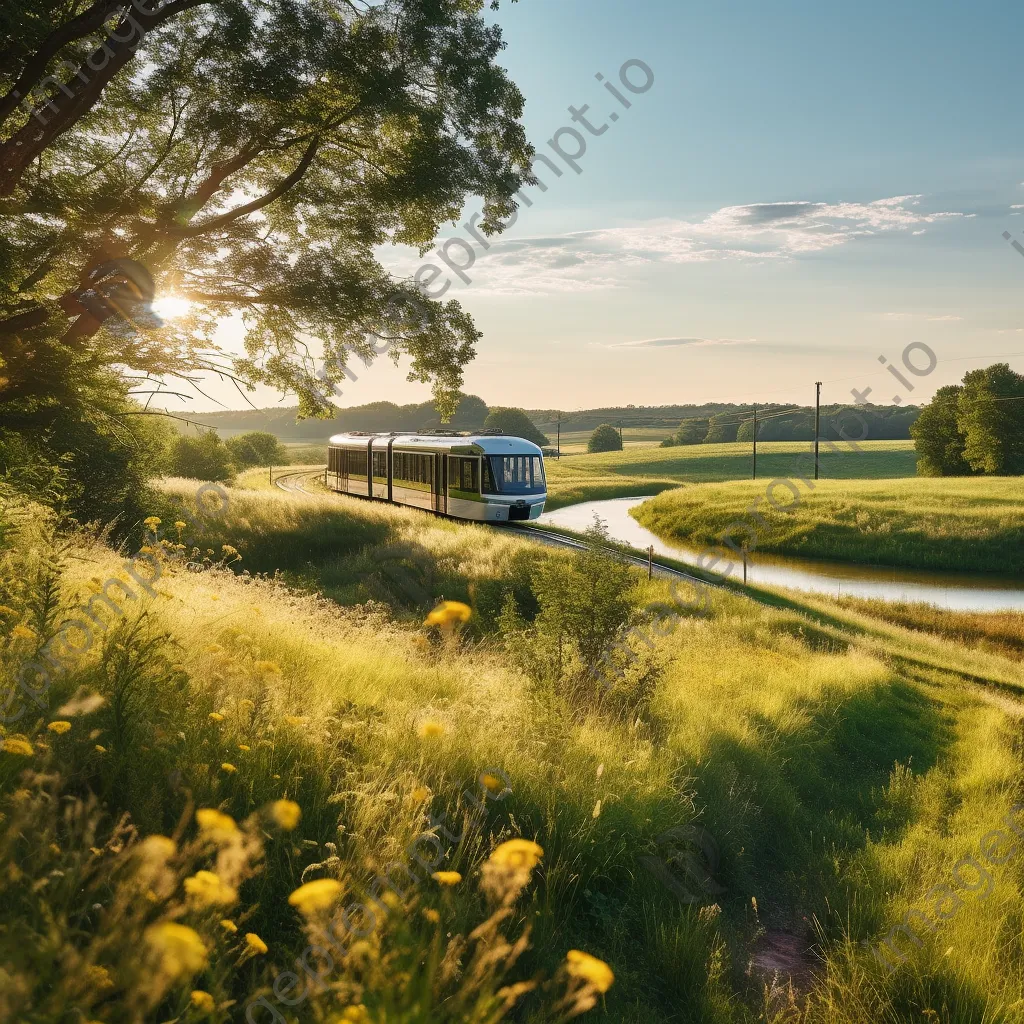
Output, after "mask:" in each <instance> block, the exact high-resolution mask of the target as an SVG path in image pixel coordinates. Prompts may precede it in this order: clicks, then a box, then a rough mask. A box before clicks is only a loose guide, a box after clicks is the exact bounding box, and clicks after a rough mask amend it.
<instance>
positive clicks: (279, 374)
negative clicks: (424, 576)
mask: <svg viewBox="0 0 1024 1024" xmlns="http://www.w3.org/2000/svg"><path fill="white" fill-rule="evenodd" d="M482 6H483V0H168V2H163V3H161V2H160V0H133V2H128V0H94V2H91V3H90V2H88V0H66V2H63V0H62V2H61V3H57V2H55V0H30V2H29V3H27V4H24V5H22V6H21V8H20V9H19V10H18V11H16V12H14V13H9V12H8V11H7V9H6V8H5V13H4V16H3V20H2V21H0V31H2V32H3V36H2V37H0V53H2V54H3V56H4V60H3V61H2V62H0V91H2V90H3V89H4V88H6V89H7V95H6V96H4V97H0V416H6V415H8V414H16V415H18V416H20V417H22V418H23V419H24V420H26V421H28V422H32V423H43V424H45V422H46V420H47V417H50V418H51V419H52V417H53V413H54V408H55V406H57V405H59V403H60V401H61V398H60V395H61V393H62V392H63V391H67V390H69V381H74V380H75V379H76V378H77V377H78V376H82V377H83V378H88V377H89V376H90V375H92V377H93V378H95V377H96V375H97V374H100V373H101V372H107V371H109V370H114V371H116V372H118V373H120V374H121V375H122V376H123V377H125V378H127V379H129V380H132V381H134V382H135V384H136V391H137V392H142V391H145V390H146V389H147V388H148V387H149V386H150V385H149V384H147V383H146V382H147V381H152V380H154V379H160V380H161V381H162V380H165V379H166V378H167V376H168V375H177V376H179V377H183V378H186V379H189V380H192V379H194V374H195V373H196V371H203V370H222V371H223V372H225V373H226V374H229V375H231V376H232V377H234V378H236V379H237V380H238V381H239V383H241V384H242V385H243V386H244V385H251V384H253V383H264V384H269V385H272V386H276V387H279V388H281V389H282V390H285V391H290V392H292V393H294V394H295V395H296V396H297V397H298V400H299V406H300V413H301V414H302V415H315V414H319V413H324V412H326V411H327V410H328V402H329V397H330V392H331V391H332V389H333V387H334V385H335V384H337V383H338V382H339V381H340V380H341V379H343V377H344V364H345V362H346V361H352V356H353V355H355V356H356V357H359V358H361V359H364V360H367V361H368V360H370V359H372V358H373V357H374V356H375V355H377V354H379V353H380V352H381V350H382V349H383V348H385V347H387V348H388V349H389V355H390V356H391V357H392V358H394V359H395V360H396V361H397V360H398V358H399V357H400V356H401V355H405V356H407V357H409V359H410V367H411V370H410V377H411V379H416V380H421V381H426V382H429V383H430V384H431V385H432V387H433V391H434V395H435V399H436V401H437V403H438V406H439V408H440V409H441V410H442V411H443V412H444V413H445V414H449V415H450V414H451V412H452V411H453V409H454V406H455V403H456V401H457V396H458V389H459V386H460V384H461V382H462V369H463V367H464V365H465V364H466V363H467V362H468V361H469V359H471V358H472V355H473V352H474V343H475V341H476V339H477V337H478V332H477V331H476V329H475V327H474V325H473V322H472V320H471V318H470V317H469V316H468V315H467V314H466V313H465V311H464V310H463V309H462V308H461V307H460V305H459V304H458V303H457V302H455V301H448V302H444V303H442V302H435V301H429V300H426V299H424V297H423V295H422V294H421V291H420V289H419V288H416V287H414V286H413V284H412V282H410V281H396V280H394V279H393V278H392V276H391V275H390V274H388V273H387V272H386V271H385V269H384V268H383V267H382V266H381V264H380V263H379V261H378V259H377V257H376V254H375V252H376V250H377V248H378V247H380V246H384V245H388V244H391V243H404V244H406V245H411V246H415V247H417V248H419V249H420V250H421V251H425V250H426V249H427V248H429V246H430V244H431V242H432V240H433V239H434V238H435V236H436V234H437V232H438V230H439V227H440V225H441V224H442V223H443V222H445V221H450V220H453V219H455V218H457V217H458V216H459V214H460V212H461V210H462V208H463V205H464V203H465V201H466V199H467V197H470V196H480V197H482V217H481V219H480V221H479V227H480V229H481V230H483V231H485V232H494V231H496V230H498V229H499V227H500V225H501V223H502V221H503V219H504V218H507V217H508V216H509V215H510V214H511V213H512V212H513V210H514V209H515V203H514V200H513V196H514V195H515V193H516V192H517V191H518V190H519V189H520V188H521V187H522V185H523V184H524V182H527V181H529V180H530V171H529V167H530V158H531V150H530V147H529V146H528V144H527V142H526V139H525V135H524V132H523V128H522V126H521V124H520V120H519V119H520V117H521V114H522V107H523V101H522V97H521V95H520V93H519V91H518V90H517V89H516V87H515V86H514V85H513V84H512V83H511V82H510V81H509V79H508V78H507V76H506V75H505V73H504V71H503V70H502V69H501V68H500V67H498V66H497V64H496V63H495V60H496V58H497V56H498V54H499V52H500V50H501V49H502V46H503V44H502V41H501V36H500V33H499V31H498V29H497V28H496V27H493V26H489V25H487V24H486V23H485V22H484V20H483V18H482V16H481V9H482ZM25 97H29V101H28V103H24V102H23V100H24V98H25ZM48 101H49V102H48ZM33 108H35V109H34V110H33ZM118 260H131V261H136V262H137V263H138V264H142V265H143V266H144V267H145V268H147V269H148V272H149V273H150V274H151V275H152V277H153V279H154V280H155V282H156V288H157V291H158V292H163V293H167V292H173V293H175V294H177V295H180V296H182V297H183V298H186V299H189V300H191V302H192V303H193V306H192V308H191V311H190V312H189V313H188V315H187V316H185V317H183V318H182V319H180V320H179V321H176V322H174V323H173V324H172V325H171V326H163V327H159V328H157V327H154V326H153V322H152V319H151V318H147V313H146V307H145V303H144V302H140V301H137V299H138V297H139V295H140V294H141V297H142V299H145V298H146V297H147V295H148V288H147V285H146V282H145V281H140V275H139V273H138V272H135V276H134V278H133V280H131V281H130V282H128V283H125V284H120V285H117V284H114V285H113V286H112V285H111V284H110V282H111V281H116V280H117V279H118V278H120V277H124V275H125V273H128V274H129V276H131V274H132V273H133V271H134V268H133V267H132V266H131V265H126V264H123V263H117V262H112V261H118ZM126 266H127V267H128V269H127V271H125V269H124V268H125V267H126ZM97 268H99V270H97ZM104 275H106V276H107V278H108V281H107V283H106V284H103V283H102V280H101V279H102V278H103V277H104ZM143 276H144V275H143ZM97 292H98V293H99V298H97V294H96V293H97ZM133 293H134V294H133ZM104 295H109V296H112V297H111V299H110V301H107V302H104V301H103V298H102V297H103V296H104ZM112 308H113V309H116V310H118V311H119V312H118V313H117V315H114V316H113V317H111V318H110V319H106V320H105V316H106V314H107V313H109V312H110V311H111V309H112ZM232 316H233V317H235V318H236V322H238V323H240V324H241V326H242V328H243V331H244V344H245V350H246V354H245V356H244V357H243V358H240V359H237V360H232V359H229V358H227V356H226V355H225V354H224V353H222V352H220V351H219V350H218V348H217V347H216V345H215V344H214V333H215V331H216V330H217V327H218V325H219V324H221V323H223V322H224V321H225V319H227V318H229V317H232ZM314 356H323V357H326V366H325V368H324V369H322V370H320V372H321V379H319V380H318V379H317V371H318V369H319V368H318V366H317V364H316V363H315V362H314ZM154 386H155V385H154ZM161 386H162V385H161ZM70 390H72V391H74V387H70Z"/></svg>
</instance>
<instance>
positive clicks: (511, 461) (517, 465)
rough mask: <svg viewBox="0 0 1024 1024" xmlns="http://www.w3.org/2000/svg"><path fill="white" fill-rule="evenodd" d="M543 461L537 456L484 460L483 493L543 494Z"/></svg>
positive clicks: (499, 456) (491, 456)
mask: <svg viewBox="0 0 1024 1024" xmlns="http://www.w3.org/2000/svg"><path fill="white" fill-rule="evenodd" d="M546 486H547V485H546V484H545V481H544V460H543V459H542V458H541V457H540V456H539V455H490V456H488V457H487V458H485V459H484V492H485V493H489V494H543V493H544V491H545V489H546Z"/></svg>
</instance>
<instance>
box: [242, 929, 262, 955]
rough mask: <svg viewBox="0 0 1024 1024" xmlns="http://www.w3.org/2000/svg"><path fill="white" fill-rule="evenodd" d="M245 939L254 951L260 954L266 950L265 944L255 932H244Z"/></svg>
mask: <svg viewBox="0 0 1024 1024" xmlns="http://www.w3.org/2000/svg"><path fill="white" fill-rule="evenodd" d="M245 941H246V944H247V945H248V947H249V948H250V949H251V950H252V951H253V952H254V953H258V954H260V955H261V956H262V955H263V954H264V953H266V951H267V944H266V943H265V942H264V941H263V940H262V939H261V938H260V937H259V936H258V935H257V934H256V933H255V932H246V933H245Z"/></svg>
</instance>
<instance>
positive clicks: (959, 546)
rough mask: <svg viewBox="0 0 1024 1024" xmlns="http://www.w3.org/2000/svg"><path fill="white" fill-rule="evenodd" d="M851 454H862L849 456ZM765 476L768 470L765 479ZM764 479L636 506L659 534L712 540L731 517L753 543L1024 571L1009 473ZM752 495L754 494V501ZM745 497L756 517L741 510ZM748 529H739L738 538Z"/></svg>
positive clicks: (1020, 507) (1023, 522)
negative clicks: (750, 532) (768, 494)
mask: <svg viewBox="0 0 1024 1024" xmlns="http://www.w3.org/2000/svg"><path fill="white" fill-rule="evenodd" d="M850 458H851V459H854V458H863V456H850ZM769 479H770V478H769ZM769 479H765V480H763V481H762V480H757V481H734V482H731V483H722V484H703V485H701V486H699V487H684V488H680V489H677V490H674V491H672V492H671V493H662V494H659V495H658V496H657V497H656V498H653V499H652V500H650V501H646V502H644V503H643V504H642V505H641V506H639V507H638V508H636V509H634V510H633V513H632V514H633V515H634V516H635V518H636V519H637V520H638V521H639V522H640V523H642V524H643V525H644V526H646V527H647V528H648V529H650V530H653V531H654V532H655V533H657V534H658V535H659V536H661V537H665V538H668V539H671V540H677V541H686V542H690V543H696V544H708V543H715V542H716V541H718V539H719V538H720V537H721V535H722V534H723V532H724V531H725V530H726V528H727V527H728V526H729V525H730V524H733V523H737V522H748V523H750V524H752V525H753V526H754V528H755V529H756V530H757V532H758V537H757V550H758V551H762V552H768V553H773V554H780V555H797V556H803V557H806V558H824V559H834V560H838V561H848V562H866V563H870V564H873V565H891V566H902V567H907V568H915V569H950V570H962V571H974V572H999V573H1020V572H1024V486H1022V484H1021V481H1020V480H1019V479H1018V478H1012V477H1006V478H999V477H969V478H957V477H947V478H938V477H915V478H911V479H906V480H885V481H876V480H842V481H837V480H829V479H823V480H819V481H818V483H817V486H816V487H815V489H814V490H813V491H808V489H807V487H806V486H805V485H804V484H795V485H794V486H797V487H798V489H799V492H800V501H799V504H797V505H795V507H792V508H787V506H788V505H790V504H792V503H793V495H792V493H791V491H790V490H789V489H788V488H786V487H784V486H782V485H779V486H776V488H775V489H774V491H773V497H774V500H775V501H776V502H777V503H778V504H780V505H782V506H783V509H782V510H781V511H780V510H779V509H776V508H773V507H772V506H771V505H770V504H769V502H768V501H767V500H764V497H765V490H766V487H767V484H768V482H769ZM759 499H761V500H760V501H759ZM752 505H755V506H756V507H755V511H756V513H757V514H758V515H760V516H761V517H762V522H760V523H759V522H757V520H755V519H754V518H753V516H752V515H751V514H750V513H748V512H747V509H749V508H750V507H751V506H752ZM746 536H747V532H746V531H744V530H739V529H737V530H736V542H737V543H740V542H742V540H743V539H745V538H746Z"/></svg>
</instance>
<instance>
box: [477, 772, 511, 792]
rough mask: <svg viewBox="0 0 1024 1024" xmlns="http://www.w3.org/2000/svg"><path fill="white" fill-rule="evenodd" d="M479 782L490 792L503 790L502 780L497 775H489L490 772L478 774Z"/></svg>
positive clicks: (503, 783)
mask: <svg viewBox="0 0 1024 1024" xmlns="http://www.w3.org/2000/svg"><path fill="white" fill-rule="evenodd" d="M480 782H481V784H482V785H483V786H484V788H485V789H487V790H488V792H490V793H501V792H504V789H505V782H504V780H502V779H499V778H498V776H497V775H491V774H490V772H484V774H483V775H481V776H480Z"/></svg>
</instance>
